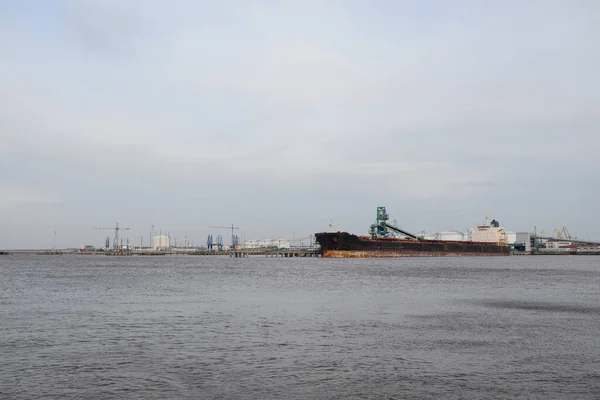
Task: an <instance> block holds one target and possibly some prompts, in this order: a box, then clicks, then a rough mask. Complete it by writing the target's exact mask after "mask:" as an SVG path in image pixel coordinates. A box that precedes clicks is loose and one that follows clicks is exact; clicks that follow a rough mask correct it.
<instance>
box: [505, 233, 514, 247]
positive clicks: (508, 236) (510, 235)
mask: <svg viewBox="0 0 600 400" xmlns="http://www.w3.org/2000/svg"><path fill="white" fill-rule="evenodd" d="M504 233H505V234H506V241H507V242H508V244H513V243H515V242H516V241H517V234H516V233H515V232H504Z"/></svg>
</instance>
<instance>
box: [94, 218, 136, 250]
mask: <svg viewBox="0 0 600 400" xmlns="http://www.w3.org/2000/svg"><path fill="white" fill-rule="evenodd" d="M92 229H100V230H103V229H110V230H113V229H114V231H115V239H114V243H113V247H114V248H115V251H117V249H118V248H119V231H120V230H121V231H128V230H129V229H130V228H119V223H118V222H117V226H116V227H115V228H97V227H93V228H92Z"/></svg>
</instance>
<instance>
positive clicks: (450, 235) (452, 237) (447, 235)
mask: <svg viewBox="0 0 600 400" xmlns="http://www.w3.org/2000/svg"><path fill="white" fill-rule="evenodd" d="M438 240H449V241H456V242H462V241H463V240H464V238H463V234H462V233H460V232H454V231H446V232H440V233H438Z"/></svg>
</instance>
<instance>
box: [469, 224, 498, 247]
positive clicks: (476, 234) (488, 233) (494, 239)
mask: <svg viewBox="0 0 600 400" xmlns="http://www.w3.org/2000/svg"><path fill="white" fill-rule="evenodd" d="M469 233H470V234H471V240H472V241H474V242H486V243H498V244H506V243H508V238H507V236H506V232H504V228H503V227H501V226H500V223H499V222H498V221H496V220H495V219H493V220H492V221H491V222H488V217H486V218H485V222H484V223H479V224H477V226H476V227H475V228H470V229H469Z"/></svg>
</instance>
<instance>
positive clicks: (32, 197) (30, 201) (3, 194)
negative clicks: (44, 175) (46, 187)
mask: <svg viewBox="0 0 600 400" xmlns="http://www.w3.org/2000/svg"><path fill="white" fill-rule="evenodd" d="M61 201H62V200H61V199H60V197H59V196H56V195H54V194H51V193H46V192H41V191H39V190H37V189H35V188H26V187H0V207H4V208H5V209H4V210H3V213H7V212H10V211H11V210H13V209H14V208H15V207H19V206H28V205H36V204H58V203H60V202H61Z"/></svg>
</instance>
